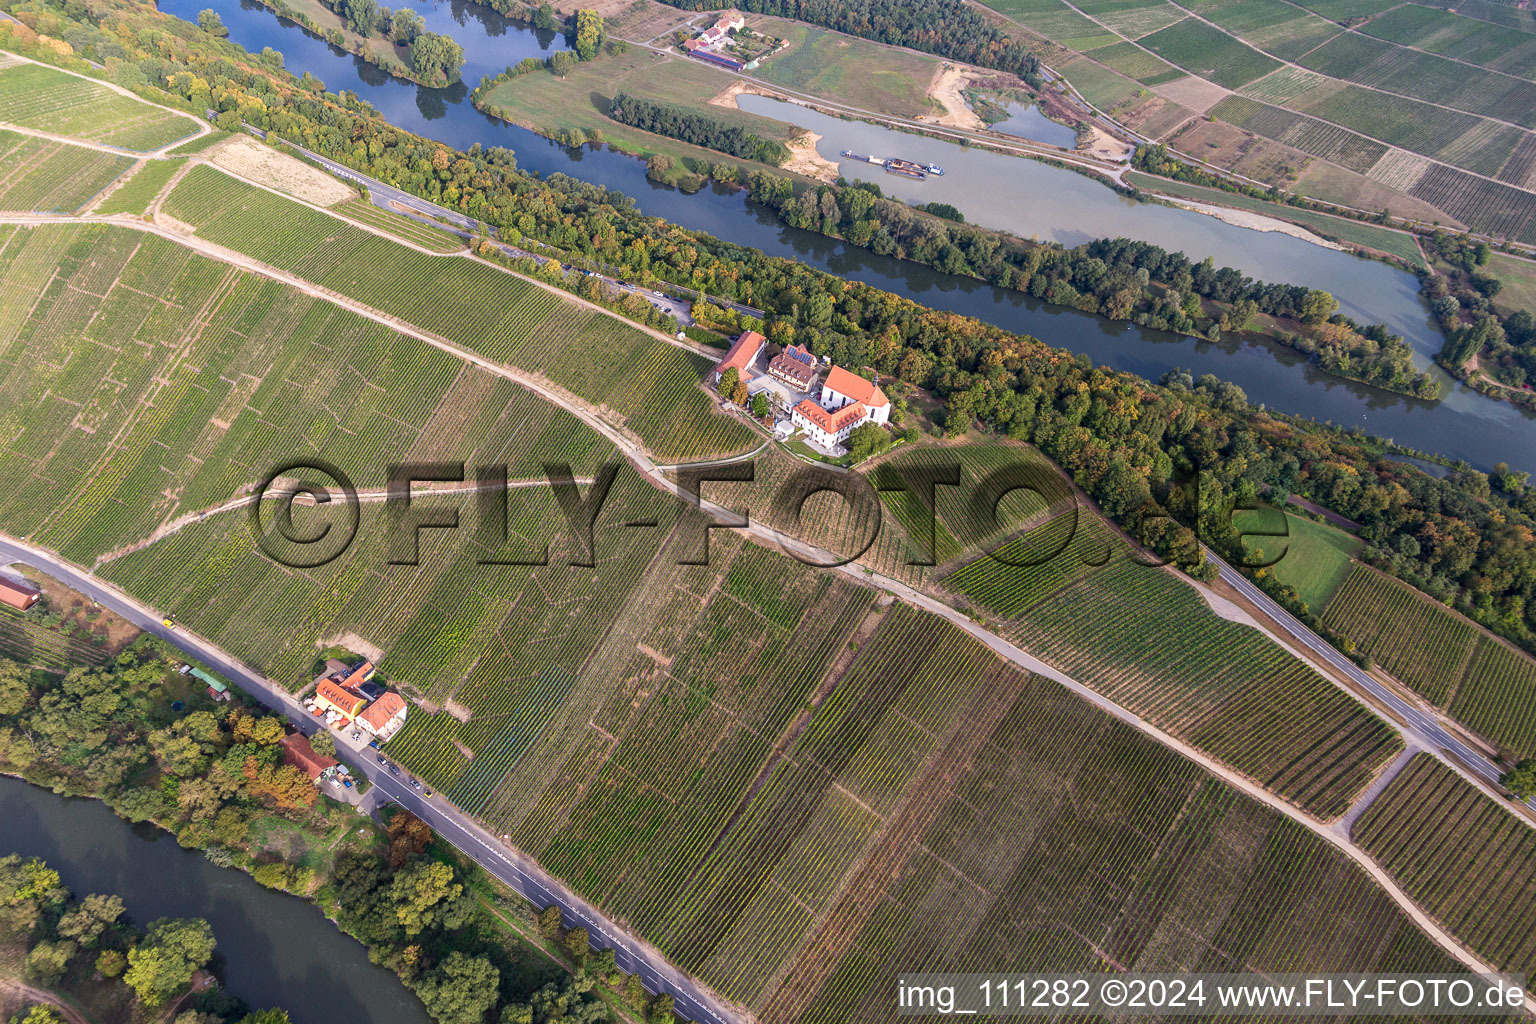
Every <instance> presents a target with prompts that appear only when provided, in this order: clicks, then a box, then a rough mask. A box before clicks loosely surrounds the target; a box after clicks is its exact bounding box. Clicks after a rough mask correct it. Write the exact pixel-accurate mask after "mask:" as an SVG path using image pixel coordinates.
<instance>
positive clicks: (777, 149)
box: [608, 92, 789, 167]
mask: <svg viewBox="0 0 1536 1024" xmlns="http://www.w3.org/2000/svg"><path fill="white" fill-rule="evenodd" d="M608 116H609V117H611V118H613V119H614V120H615V121H618V122H620V123H622V124H627V125H630V126H631V127H634V128H640V129H643V130H644V131H648V132H655V133H656V134H657V135H665V136H667V137H668V138H672V139H680V140H682V141H683V142H691V143H693V144H694V145H695V146H703V147H705V148H706V149H713V150H716V151H718V152H721V153H726V154H729V155H730V156H734V157H738V158H740V159H742V160H756V161H758V162H760V163H765V164H769V165H770V166H773V167H777V166H779V165H780V164H782V163H783V162H784V161H786V160H788V159H789V148H788V147H786V146H785V145H784V143H782V142H779V141H778V140H777V139H765V138H763V137H762V136H760V135H756V134H754V133H752V132H749V131H747V130H746V129H745V128H742V127H740V126H739V125H733V124H729V123H727V122H725V121H722V120H720V119H719V118H715V117H709V116H708V115H705V114H699V113H695V112H693V111H690V110H684V109H683V108H681V107H673V106H668V105H667V104H664V103H655V102H652V101H651V100H645V99H640V98H639V97H637V96H631V95H629V94H628V93H622V92H621V93H619V94H617V95H616V96H614V97H613V106H611V107H610V108H609V109H608Z"/></svg>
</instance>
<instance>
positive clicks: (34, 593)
mask: <svg viewBox="0 0 1536 1024" xmlns="http://www.w3.org/2000/svg"><path fill="white" fill-rule="evenodd" d="M42 596H43V592H42V591H41V590H38V589H37V588H36V587H34V586H32V584H30V583H23V582H21V581H20V580H13V579H11V578H10V577H9V576H0V604H4V605H6V606H8V607H11V608H15V609H16V610H17V611H22V612H24V611H26V610H27V609H28V608H31V607H32V606H33V605H35V604H37V602H38V600H39V599H40V598H41V597H42Z"/></svg>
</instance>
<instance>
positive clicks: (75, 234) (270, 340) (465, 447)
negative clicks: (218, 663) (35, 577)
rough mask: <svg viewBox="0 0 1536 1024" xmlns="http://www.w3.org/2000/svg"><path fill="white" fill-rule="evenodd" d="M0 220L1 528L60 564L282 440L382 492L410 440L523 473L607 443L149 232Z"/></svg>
mask: <svg viewBox="0 0 1536 1024" xmlns="http://www.w3.org/2000/svg"><path fill="white" fill-rule="evenodd" d="M0 235H3V236H4V238H5V239H6V241H5V244H4V246H3V251H0V314H3V316H0V324H3V326H0V425H3V430H4V432H5V436H6V437H7V438H8V441H7V452H6V458H5V459H4V460H0V529H4V530H5V531H6V532H8V533H11V534H14V535H17V536H27V537H32V538H33V539H35V540H36V541H37V542H39V543H42V544H45V545H47V546H49V547H51V548H53V549H55V550H57V551H59V552H60V553H62V554H63V555H64V556H65V557H66V558H69V559H71V560H72V561H76V562H78V563H81V564H85V565H90V564H91V563H92V562H94V561H95V559H96V558H97V557H99V556H101V555H103V554H105V553H107V552H110V551H114V550H117V549H119V548H121V547H122V546H124V545H126V544H129V543H132V542H134V541H137V540H139V539H141V538H145V537H148V536H149V535H150V534H151V533H152V532H153V531H154V529H155V528H156V527H157V526H158V525H160V524H162V523H164V522H167V521H169V520H171V519H174V518H176V517H180V516H186V515H188V514H191V513H196V512H198V511H200V510H203V509H208V508H211V507H214V506H217V505H219V504H220V503H223V502H226V501H228V500H230V499H231V498H234V497H236V496H237V495H238V494H240V493H242V491H243V489H244V488H246V487H248V486H251V485H254V484H255V483H256V482H257V481H259V480H260V479H262V478H263V477H264V476H265V475H266V474H267V473H269V472H271V471H272V470H274V469H276V468H277V464H278V462H279V461H280V460H284V459H291V458H293V457H295V456H296V455H304V454H308V455H316V456H319V457H321V458H323V459H325V460H326V461H329V462H331V463H333V464H335V465H336V466H338V467H341V468H342V470H343V471H344V472H346V473H347V474H348V475H350V476H351V477H352V479H353V480H354V481H355V482H356V484H357V486H359V487H360V488H382V487H383V486H384V483H385V474H386V471H387V467H388V464H389V463H391V462H394V461H398V460H400V459H402V458H404V457H407V456H409V457H411V458H415V459H427V458H451V459H466V460H470V461H471V462H476V461H498V462H503V463H506V464H508V466H509V473H510V475H511V476H512V478H514V479H521V478H525V477H529V476H535V477H542V468H541V463H542V461H543V460H545V459H555V460H562V459H563V460H568V461H570V462H571V463H572V464H573V466H574V467H575V471H576V472H578V473H590V472H591V471H592V470H593V468H595V466H596V465H597V464H598V463H600V462H601V461H602V460H603V459H605V458H607V456H608V454H609V453H610V452H611V446H610V445H609V444H607V442H605V441H603V440H601V439H600V438H599V437H598V435H596V434H595V433H593V432H592V431H591V430H589V429H587V428H586V427H585V426H584V425H583V424H582V423H581V422H580V421H579V420H577V419H576V418H575V417H574V416H572V415H570V414H569V413H566V412H564V411H562V410H559V409H557V408H555V407H553V406H550V405H549V404H548V403H546V402H543V401H542V400H540V399H538V398H537V397H536V396H534V395H533V394H532V393H531V392H528V391H526V390H524V389H522V388H519V387H517V386H516V385H514V384H512V383H510V382H509V381H506V380H504V379H502V378H500V377H497V376H494V375H492V374H490V373H488V372H486V371H483V370H478V369H472V368H470V367H468V366H466V364H464V363H463V361H462V360H459V359H457V358H455V357H453V356H451V355H449V354H447V353H444V352H440V351H438V350H436V349H433V348H430V347H429V346H426V345H423V344H421V343H420V342H418V341H416V340H415V339H411V338H407V337H405V336H403V335H400V334H396V333H395V332H393V331H390V330H389V329H388V328H385V327H383V326H382V325H380V324H377V323H374V322H373V321H369V320H365V319H363V318H362V317H359V316H356V315H354V314H352V313H348V312H345V311H343V310H341V309H340V308H338V307H336V306H334V305H332V304H330V303H328V302H324V301H321V300H317V299H314V298H311V297H308V296H304V295H300V294H297V293H295V292H293V291H291V290H290V289H288V288H286V287H284V286H282V285H279V284H276V283H274V282H272V281H269V280H266V279H263V278H258V277H255V276H253V275H250V274H246V273H244V272H242V271H237V270H234V269H232V268H230V267H228V266H225V265H224V264H221V263H217V262H214V261H212V260H208V259H205V258H203V257H200V256H195V255H193V254H192V253H191V252H190V251H189V250H187V249H185V248H183V247H181V246H178V245H176V244H174V243H172V242H169V241H165V240H163V239H160V238H158V237H156V236H153V235H148V234H144V233H141V232H137V231H132V230H128V229H124V228H115V227H107V226H101V227H96V226H91V227H75V226H57V225H54V226H38V227H31V228H21V227H10V228H5V229H3V230H0ZM40 396H43V397H40ZM172 575H174V573H173V574H172Z"/></svg>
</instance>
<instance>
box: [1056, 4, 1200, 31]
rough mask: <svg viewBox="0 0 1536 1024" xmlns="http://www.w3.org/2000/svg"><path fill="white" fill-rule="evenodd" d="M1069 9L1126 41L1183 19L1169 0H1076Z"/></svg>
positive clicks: (1180, 11) (1178, 10)
mask: <svg viewBox="0 0 1536 1024" xmlns="http://www.w3.org/2000/svg"><path fill="white" fill-rule="evenodd" d="M1073 6H1074V7H1076V8H1077V9H1078V10H1080V11H1082V12H1083V13H1084V14H1086V15H1088V16H1089V17H1090V18H1093V19H1094V20H1096V21H1099V22H1102V23H1103V24H1105V25H1108V26H1109V27H1110V28H1111V29H1113V30H1114V31H1116V32H1118V33H1119V34H1120V35H1122V36H1124V37H1125V38H1127V39H1139V38H1140V37H1142V36H1144V35H1149V34H1151V33H1153V32H1156V31H1157V30H1158V29H1160V28H1167V27H1168V26H1169V25H1172V24H1173V23H1174V22H1176V21H1181V20H1183V18H1184V16H1185V13H1184V11H1182V10H1180V9H1179V8H1178V7H1176V6H1174V5H1173V4H1172V3H1170V2H1169V0H1080V2H1078V3H1075V4H1073Z"/></svg>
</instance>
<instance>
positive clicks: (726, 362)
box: [715, 331, 768, 384]
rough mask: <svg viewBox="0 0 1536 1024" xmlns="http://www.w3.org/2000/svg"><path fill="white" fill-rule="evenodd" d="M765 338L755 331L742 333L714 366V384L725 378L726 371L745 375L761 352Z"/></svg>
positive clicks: (765, 341)
mask: <svg viewBox="0 0 1536 1024" xmlns="http://www.w3.org/2000/svg"><path fill="white" fill-rule="evenodd" d="M767 341H768V339H767V338H765V337H763V336H762V335H761V334H758V333H757V332H756V331H743V332H742V333H741V335H740V337H738V338H737V339H736V340H735V341H734V342H733V343H732V344H731V348H730V351H728V352H726V354H725V358H724V359H722V360H720V361H719V362H718V363H716V364H715V383H716V384H719V383H720V378H721V377H723V376H725V371H726V370H735V371H736V372H737V373H746V372H747V367H749V366H751V365H752V363H753V361H754V360H756V359H757V354H758V353H759V352H761V351H762V350H763V345H764V344H766V343H767Z"/></svg>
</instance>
